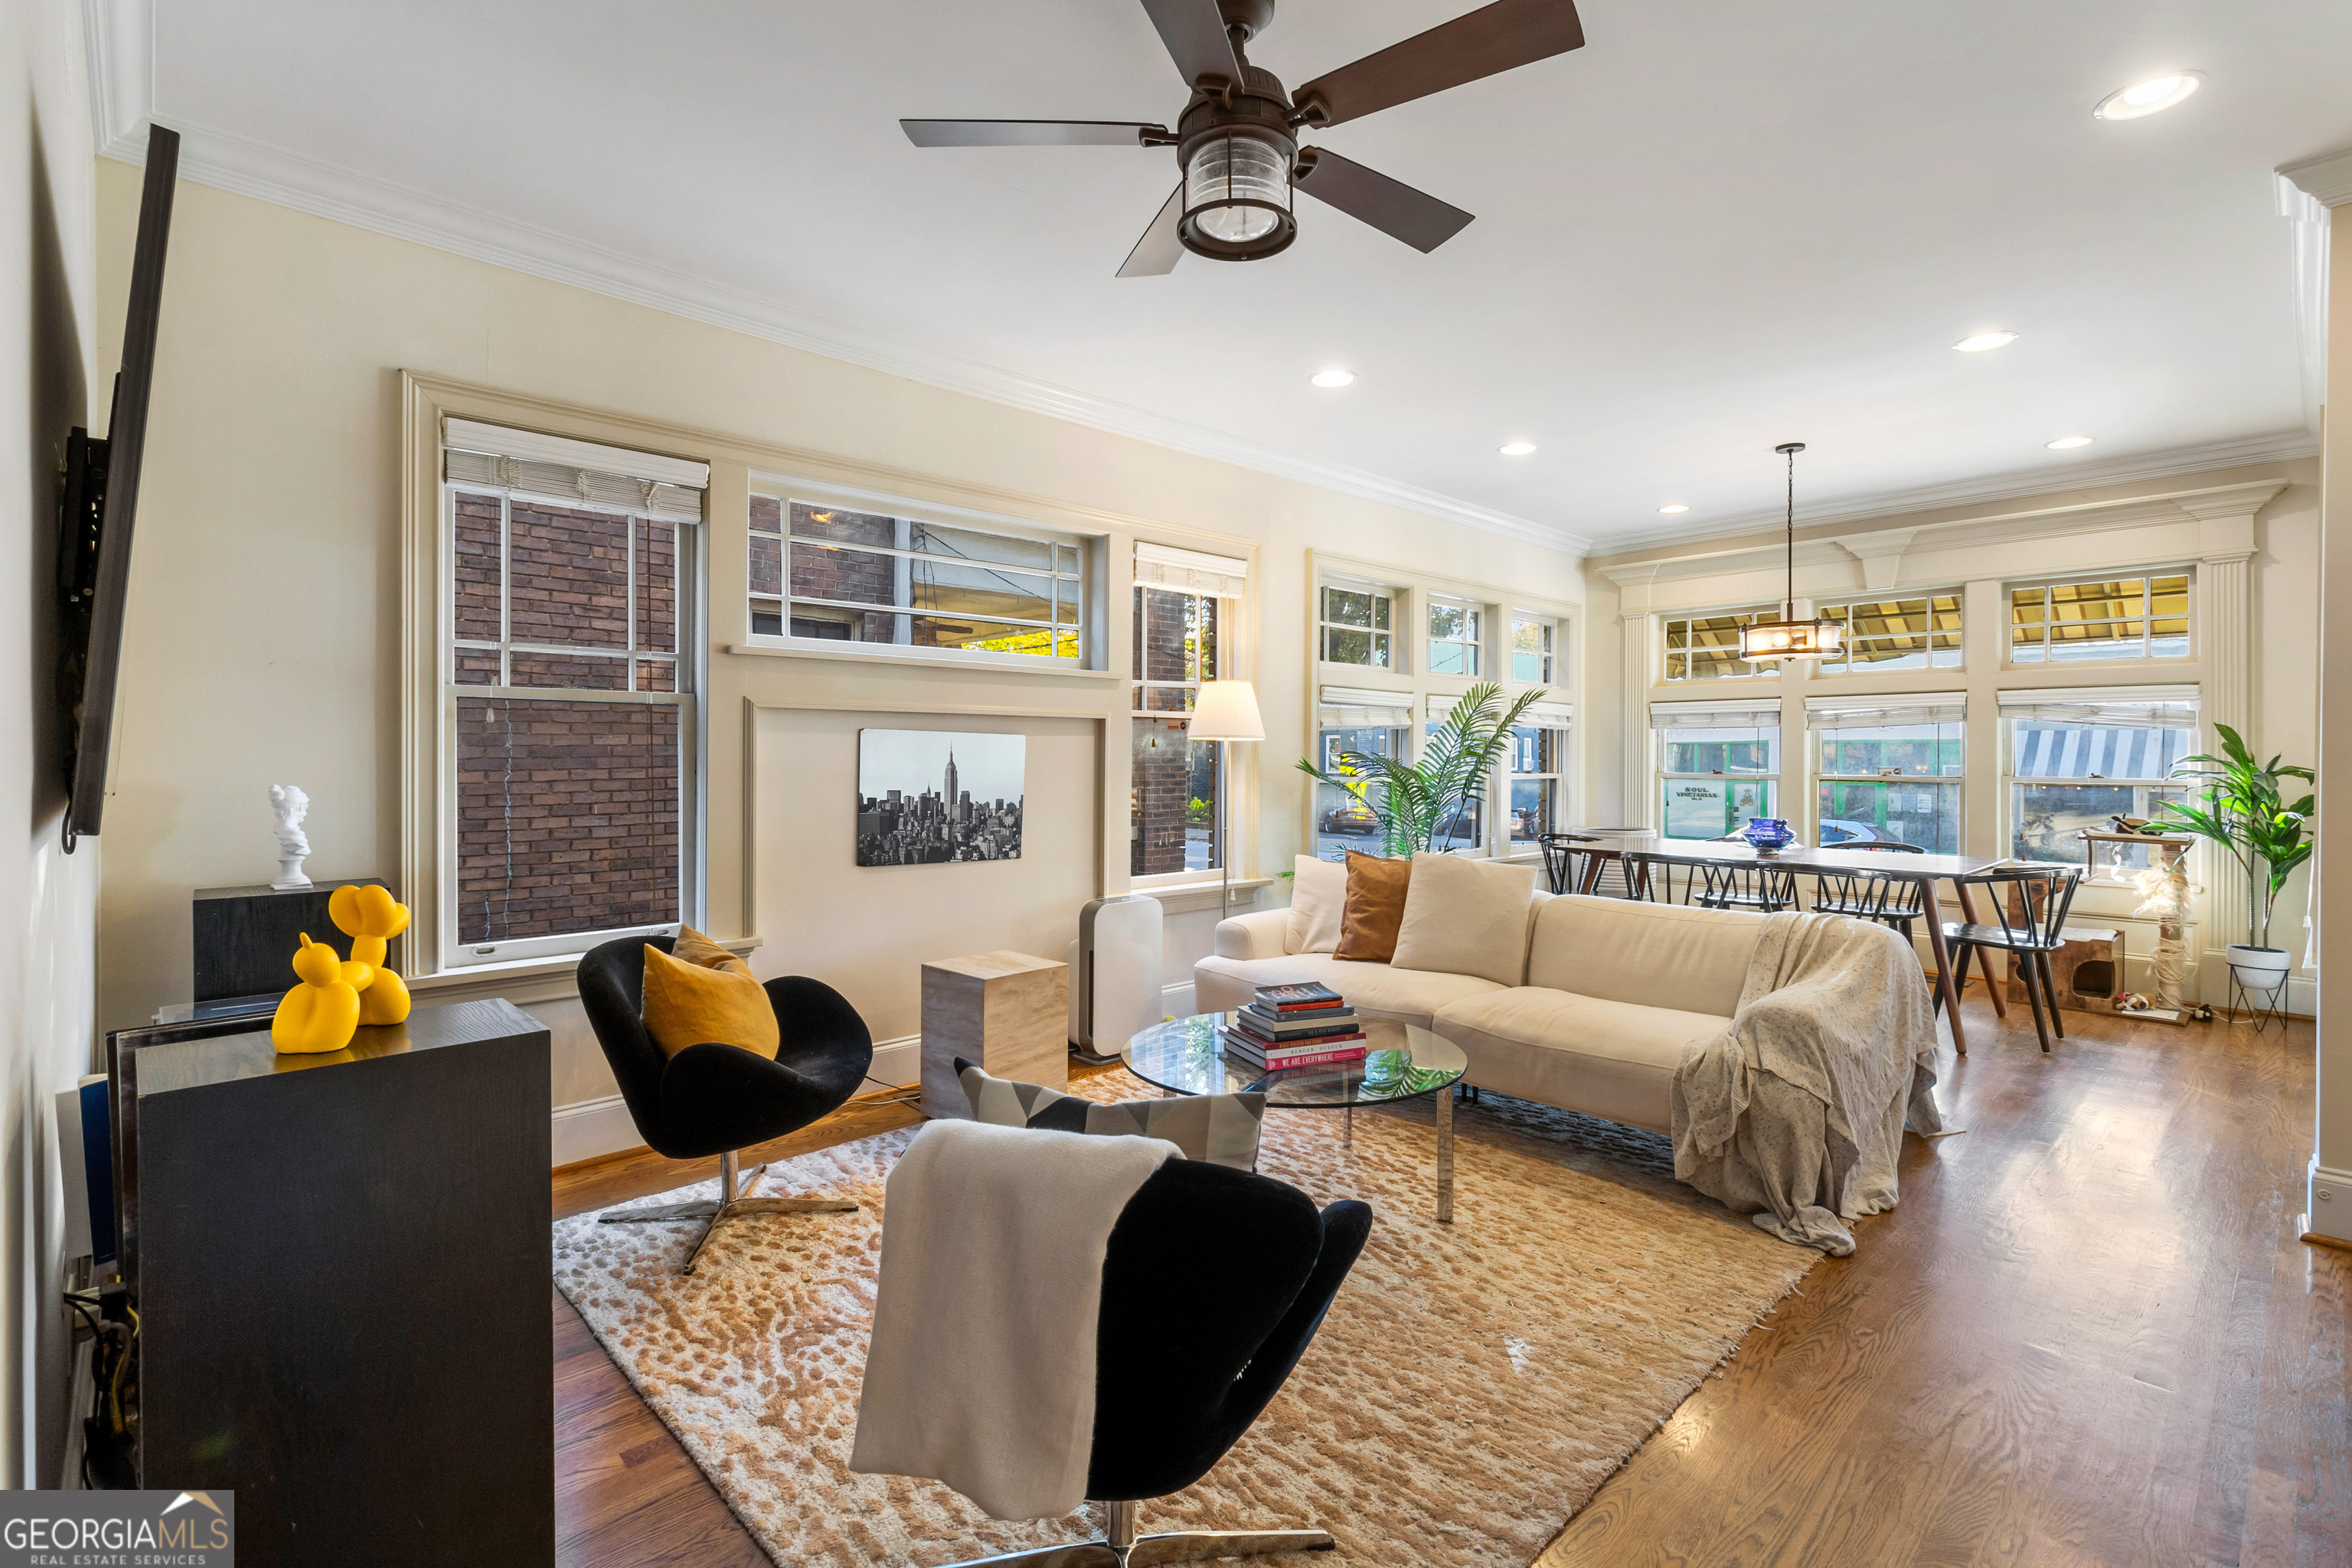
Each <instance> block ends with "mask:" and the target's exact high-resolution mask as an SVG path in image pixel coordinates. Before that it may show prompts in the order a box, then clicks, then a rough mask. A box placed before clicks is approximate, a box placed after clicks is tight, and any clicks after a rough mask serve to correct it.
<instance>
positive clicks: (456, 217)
mask: <svg viewBox="0 0 2352 1568" xmlns="http://www.w3.org/2000/svg"><path fill="white" fill-rule="evenodd" d="M85 19H86V26H85V34H86V37H87V39H88V47H89V59H90V77H91V80H92V82H93V84H94V87H93V90H92V93H91V105H90V112H91V118H92V120H93V121H94V127H93V128H94V131H95V132H96V136H97V141H98V148H99V152H100V154H101V155H103V156H105V157H109V158H113V159H116V160H118V161H119V162H121V163H133V164H138V163H144V162H145V161H146V154H147V125H148V122H149V120H150V118H151V116H152V110H153V99H154V91H153V88H154V60H153V26H152V0H85ZM172 123H173V128H174V129H176V130H177V131H178V132H180V135H181V138H182V144H181V154H180V175H181V177H182V178H183V179H187V180H194V181H195V182H196V183H198V184H206V185H212V186H214V187H215V188H217V189H220V190H225V191H230V192H233V193H235V194H236V195H243V196H251V197H253V198H254V199H256V200H257V201H264V202H268V203H271V204H273V205H278V206H283V207H291V208H292V209H294V210H295V211H297V212H304V213H309V214H310V215H311V216H314V217H323V218H329V219H331V220H332V221H334V222H337V223H342V224H349V225H351V226H353V227H357V228H364V229H370V230H373V232H375V233H378V234H384V235H390V236H391V237H394V238H395V239H404V240H408V241H411V242H412V243H415V244H417V245H423V246H428V247H432V248H433V249H436V250H444V251H448V252H450V253H452V254H455V255H458V256H465V257H470V258H473V259H474V260H477V261H485V262H488V263H489V264H490V265H492V266H494V267H503V268H509V269H510V270H512V271H517V272H525V273H529V274H530V275H531V276H533V277H537V278H544V279H549V280H550V281H551V282H556V283H562V284H567V285H569V286H571V287H572V288H575V289H586V290H587V291H589V292H591V293H594V294H602V295H605V296H607V297H608V298H611V299H615V300H625V301H627V302H628V303H631V304H635V305H643V306H645V307H646V308H647V309H650V310H661V311H665V312H667V313H668V314H670V315H675V316H682V317H685V318H686V319H688V320H689V321H701V322H703V323H705V324H707V325H709V326H714V327H719V328H722V329H724V330H726V331H734V332H740V333H743V334H745V335H746V336H749V337H754V338H760V339H762V340H764V341H766V342H774V343H782V344H783V345H785V346H786V347H789V348H795V349H801V350H803V351H805V352H807V353H814V354H822V355H823V356H824V357H825V358H827V359H835V360H840V361H843V362H845V363H849V364H855V365H860V366H863V367H864V368H866V369H867V370H874V371H879V372H881V373H883V374H887V375H896V376H902V377H904V378H906V379H907V380H909V381H916V382H921V383H923V384H927V385H930V386H936V387H940V388H942V389H943V390H946V391H949V392H956V393H961V394H964V395H967V396H972V397H980V398H985V399H987V400H988V401H990V402H992V403H999V404H1003V405H1007V406H1009V407H1013V408H1020V409H1024V410H1026V411H1028V412H1030V413H1033V414H1043V415H1045V416H1049V417H1051V418H1055V419H1064V420H1067V421H1069V422H1070V423H1072V424H1076V425H1084V426H1090V427H1092V428H1094V429H1097V430H1103V431H1108V432H1109V433H1110V434H1112V435H1116V436H1126V437H1132V438H1134V439H1136V440H1139V441H1148V442H1150V443H1152V444H1153V445H1155V446H1160V447H1172V448H1174V449H1175V450H1177V451H1180V452H1189V453H1191V454H1192V455H1193V456H1195V457H1202V458H1213V459H1215V460H1217V461H1219V462H1224V463H1231V464H1234V466H1236V467H1238V468H1251V469H1255V471H1257V472H1259V473H1265V474H1272V475H1274V476H1276V478H1280V479H1294V480H1297V482H1299V483H1301V484H1307V485H1313V486H1315V487H1316V488H1318V489H1326V490H1333V491H1336V492H1338V493H1339V494H1341V495H1347V496H1353V497H1355V498H1356V499H1358V500H1367V501H1372V502H1375V503H1377V504H1379V505H1382V506H1391V507H1395V508H1396V509H1398V510H1402V511H1408V512H1413V513H1417V514H1419V515H1421V516H1423V517H1429V518H1434V519H1437V520H1439V521H1444V522H1454V523H1460V524H1462V525H1463V526H1465V527H1466V528H1475V529H1477V530H1479V531H1482V532H1486V533H1494V534H1500V535H1502V536H1504V537H1505V538H1508V539H1516V540H1519V541H1521V542H1526V543H1529V544H1536V545H1540V546H1542V547H1544V548H1546V549H1549V550H1557V551H1561V552H1566V553H1568V554H1570V555H1579V556H1580V555H1583V554H1585V553H1587V552H1590V551H1591V541H1590V540H1588V539H1586V538H1584V537H1583V536H1582V535H1581V534H1579V533H1577V532H1574V531H1571V530H1569V529H1566V528H1561V527H1558V526H1555V525H1552V524H1548V523H1543V522H1538V521H1533V520H1532V519H1528V518H1523V517H1517V516H1515V515H1513V514H1511V513H1509V512H1503V511H1496V510H1494V509H1492V508H1490V507H1483V506H1479V505H1477V504H1476V503H1475V502H1472V501H1466V500H1460V499H1457V498H1455V497H1453V496H1447V495H1442V494H1440V493H1438V492H1437V491H1435V490H1427V489H1421V488H1420V487H1419V486H1416V485H1410V484H1406V483H1403V482H1402V481H1401V480H1397V479H1389V478H1386V477H1384V476H1382V475H1380V474H1375V473H1370V472H1368V471H1366V470H1364V469H1361V468H1352V467H1349V465H1347V464H1344V463H1333V462H1327V461H1324V460H1323V459H1320V458H1310V457H1307V456H1304V455H1302V454H1299V453H1296V452H1287V451H1284V450H1282V449H1280V448H1278V447H1271V446H1267V445H1265V444H1264V443H1261V442H1256V441H1252V440H1248V439H1246V438H1244V437H1238V436H1234V435H1230V434H1228V433H1226V432H1224V431H1222V430H1215V429H1212V428H1210V427H1209V426H1203V425H1196V424H1193V423H1192V422H1191V421H1188V420H1182V419H1175V418H1171V417H1170V416H1166V415H1162V414H1157V413H1154V412H1152V411H1151V410H1150V409H1145V408H1139V407H1136V406H1134V405H1131V404H1125V403H1119V402H1117V401H1115V400H1113V399H1110V398H1106V397H1098V396H1096V395H1094V394H1092V393H1087V392H1081V391H1079V390H1077V389H1076V388H1074V387H1067V386H1061V385H1057V384H1054V383H1052V382H1048V381H1043V380H1040V379H1037V378H1035V377H1033V376H1026V375H1022V374H1018V373H1016V372H1013V371H1008V370H1003V369H1000V368H998V367H997V366H994V365H991V364H986V363H982V362H981V361H978V360H974V359H971V358H967V357H965V356H963V355H961V354H955V353H948V352H945V351H943V350H940V349H936V348H931V347H929V346H927V345H924V344H920V343H916V342H909V341H908V340H905V339H902V338H897V337H893V336H890V335H889V334H887V333H884V332H879V331H872V330H870V329H867V328H864V327H859V326H856V325H853V324H852V323H849V322H846V321H840V320H837V319H835V318H832V317H827V316H823V315H819V314H816V313H814V312H812V311H807V310H800V309H797V308H795V307H793V306H791V305H788V304H786V303H784V302H783V301H781V300H773V299H769V298H765V297H762V296H759V295H754V294H751V293H748V292H745V291H743V290H741V289H733V288H730V287H729V286H728V285H725V284H721V283H718V282H714V281H712V280H711V279H705V278H698V277H696V276H694V275H692V274H690V273H686V272H681V271H677V270H675V269H672V268H661V267H653V266H648V265H647V264H646V263H644V262H641V261H638V260H635V259H634V258H630V257H627V256H625V255H623V254H621V253H620V252H618V251H614V250H612V249H609V248H606V247H601V246H597V245H593V244H591V243H589V242H587V241H584V240H581V239H577V238H574V237H571V236H569V235H564V234H559V233H557V232H555V231H554V230H551V229H546V228H541V227H539V226H534V225H530V224H526V223H521V222H518V221H517V220H515V219H514V218H511V217H509V216H505V215H503V214H499V213H495V212H489V211H486V210H484V209H482V208H479V207H473V206H468V205H465V204H462V203H458V202H452V201H447V200H445V199H443V198H441V197H439V196H436V195H432V194H430V193H429V192H425V191H421V190H417V189H415V188H414V187H412V186H407V185H403V184H397V183H394V182H393V181H388V180H383V179H379V178H377V177H376V176H374V175H372V174H362V173H360V172H359V171H357V170H353V169H348V168H344V167H342V166H341V165H340V164H335V163H328V162H326V161H324V160H322V159H317V158H312V157H310V156H308V155H306V154H303V153H294V152H289V151H288V150H286V149H284V148H280V147H275V146H271V145H269V144H268V143H266V142H256V141H254V140H252V139H250V138H248V137H245V136H241V135H238V134H236V132H226V131H221V130H217V129H215V128H213V127H210V126H205V125H200V124H196V123H194V122H192V121H178V120H174V121H172Z"/></svg>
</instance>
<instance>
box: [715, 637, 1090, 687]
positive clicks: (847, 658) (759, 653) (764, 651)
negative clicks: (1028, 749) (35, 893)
mask: <svg viewBox="0 0 2352 1568" xmlns="http://www.w3.org/2000/svg"><path fill="white" fill-rule="evenodd" d="M726 651H727V652H729V653H730V654H734V655H737V656H739V657H740V658H822V659H827V660H830V661H832V662H834V663H836V664H898V665H913V666H915V667H916V668H919V669H977V670H984V671H986V672H987V673H989V674H991V675H1042V676H1045V677H1047V678H1049V679H1055V680H1119V679H1124V677H1122V676H1120V675H1119V674H1118V672H1117V671H1116V670H1108V669H1079V668H1054V667H1053V666H1051V665H1050V664H1047V663H1045V662H1043V661H1040V662H1038V663H1034V664H1025V663H1012V662H1003V663H1000V662H998V661H997V660H995V659H981V658H956V657H953V656H947V655H939V656H935V655H929V654H920V653H859V652H852V651H850V650H849V649H848V648H846V647H783V646H782V645H781V644H769V643H740V642H737V643H729V644H728V645H727V647H726Z"/></svg>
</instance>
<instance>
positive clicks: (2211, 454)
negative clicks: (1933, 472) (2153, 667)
mask: <svg viewBox="0 0 2352 1568" xmlns="http://www.w3.org/2000/svg"><path fill="white" fill-rule="evenodd" d="M2318 455H2319V438H2318V437H2316V436H2315V435H2313V434H2312V433H2311V432H2310V431H2308V430H2283V431H2278V432H2275V433H2273V434H2272V435H2268V436H2248V437H2239V438H2237V439H2234V440H2229V441H2214V442H2210V443H2208V444H2206V445H2204V446H2201V447H2174V448H2173V449H2172V450H2170V451H2166V452H2149V453H2144V454H2141V455H2139V456H2137V457H2129V458H2109V459H2107V460H2106V461H2105V462H2100V463H2074V464H2070V465H2068V466H2067V467H2066V468H2065V469H2064V470H2063V472H2058V473H2053V472H2052V471H2051V470H2049V469H2046V468H2044V469H2034V470H2026V471H2020V472H2016V473H2011V474H1999V475H1992V476H1989V477H1986V478H1981V479H1958V480H1955V481H1953V482H1952V483H1950V484H1943V485H1929V486H1926V487H1923V488H1921V489H1913V490H1894V491H1888V492H1885V493H1883V494H1880V495H1875V496H1865V497H1862V498H1860V499H1857V500H1842V501H1836V502H1832V503H1831V504H1829V505H1826V506H1820V507H1815V508H1812V509H1811V510H1807V509H1805V508H1802V507H1800V508H1799V509H1798V510H1797V525H1798V526H1799V527H1800V528H1803V527H1809V526H1810V527H1819V526H1821V525H1822V524H1824V523H1827V524H1836V523H1841V522H1866V521H1876V520H1879V519H1885V518H1896V517H1901V516H1904V515H1905V514H1906V513H1909V512H1918V511H1937V510H1943V509H1945V508H1948V507H1962V506H1979V505H1990V504H1991V503H1994V502H1998V501H2004V500H2020V499H2021V498H2023V497H2026V496H2042V495H2050V494H2052V493H2053V492H2056V491H2064V490H2084V489H2095V488H2096V487H2099V486H2103V485H2126V484H2137V483H2138V482H2140V481H2142V480H2147V479H2174V478H2177V477H2179V476H2180V475H2182V474H2203V473H2212V472H2215V471H2217V470H2220V469H2223V468H2245V467H2248V466H2250V465H2252V464H2255V463H2279V462H2288V461H2292V460H2293V459H2294V458H2315V457H2317V456H2318ZM2091 504H2094V505H2097V504H2104V503H2096V502H2094V503H2091ZM1786 515H1787V514H1786V513H1785V511H1784V510H1780V509H1777V508H1776V509H1774V510H1768V511H1757V512H1751V513H1748V514H1747V515H1745V516H1741V517H1737V518H1733V519H1730V520H1729V521H1716V522H1706V523H1698V524H1694V525H1690V526H1687V527H1685V528H1681V529H1676V530H1674V531H1641V532H1631V533H1621V534H1609V533H1598V534H1596V535H1595V536H1594V538H1593V542H1592V550H1593V552H1594V553H1595V554H1608V553H1612V552H1629V551H1635V550H1658V549H1664V548H1665V547H1666V546H1668V545H1674V544H1696V543H1704V542H1707V541H1709V540H1717V539H1738V538H1740V537H1742V536H1743V535H1746V534H1750V533H1754V532H1756V531H1759V530H1760V529H1766V528H1771V529H1778V528H1780V527H1782V526H1783V524H1784V520H1785V518H1786Z"/></svg>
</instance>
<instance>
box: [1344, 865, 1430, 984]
mask: <svg viewBox="0 0 2352 1568" xmlns="http://www.w3.org/2000/svg"><path fill="white" fill-rule="evenodd" d="M1410 879H1412V861H1411V860H1406V859H1396V860H1384V859H1382V858H1381V857H1379V856H1377V855H1360V854H1358V853H1357V852H1356V851H1355V850H1353V849H1350V850H1349V851H1348V903H1347V907H1346V908H1345V909H1344V910H1341V911H1340V915H1339V947H1338V949H1337V950H1336V951H1334V952H1332V954H1331V956H1332V957H1334V958H1345V959H1350V960H1353V961H1354V962H1356V963H1387V962H1388V961H1389V960H1390V959H1391V958H1394V957H1395V956H1396V944H1397V928H1398V927H1399V926H1401V925H1402V924H1403V923H1404V893H1405V885H1406V883H1407V882H1408V881H1409V880H1410Z"/></svg>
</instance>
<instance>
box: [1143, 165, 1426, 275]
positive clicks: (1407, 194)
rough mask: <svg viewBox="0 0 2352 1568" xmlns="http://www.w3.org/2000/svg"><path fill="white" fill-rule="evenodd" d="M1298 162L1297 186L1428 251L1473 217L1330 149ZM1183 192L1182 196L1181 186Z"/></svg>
mask: <svg viewBox="0 0 2352 1568" xmlns="http://www.w3.org/2000/svg"><path fill="white" fill-rule="evenodd" d="M1310 154H1311V157H1310ZM1298 162H1299V164H1300V171H1299V174H1298V175H1297V179H1296V181H1295V184H1297V186H1298V188H1299V189H1300V190H1302V191H1305V192H1306V193H1307V195H1310V196H1313V197H1314V198H1315V199H1316V200H1318V201H1322V202H1328V203H1329V204H1330V205H1333V206H1335V207H1338V208H1339V210H1340V211H1341V212H1343V213H1346V214H1347V215H1348V216H1349V217H1352V218H1360V219H1362V220H1363V221H1364V222H1366V223H1368V224H1370V225H1371V226H1373V227H1374V228H1376V229H1379V230H1380V231H1381V233H1382V234H1385V235H1390V236H1392V237H1395V238H1398V239H1401V240H1403V241H1404V242H1405V243H1406V244H1407V245H1410V246H1412V247H1413V248H1414V249H1415V250H1418V251H1420V252H1422V253H1423V254H1424V255H1426V254H1427V253H1429V252H1430V251H1433V250H1435V249H1436V248H1437V247H1439V246H1441V245H1444V243H1445V242H1446V241H1447V240H1449V239H1452V238H1453V237H1454V236H1455V235H1457V234H1460V233H1461V232H1462V231H1463V229H1464V228H1465V227H1466V226H1468V225H1469V224H1470V222H1471V221H1472V219H1471V215H1470V214H1468V213H1465V212H1464V211H1463V210H1462V209H1461V208H1460V207H1457V206H1450V205H1447V204H1446V203H1444V202H1441V201H1439V200H1438V199H1437V198H1436V197H1435V196H1433V195H1424V194H1423V193H1422V192H1420V191H1416V190H1414V189H1413V188H1412V186H1411V185H1408V184H1405V183H1404V182H1403V181H1402V180H1391V179H1390V178H1389V177H1388V176H1387V175H1386V174H1381V173H1379V172H1378V171H1376V170H1372V169H1367V168H1365V167H1364V166H1363V165H1362V164H1361V163H1357V162H1355V161H1354V160H1353V159H1349V158H1342V157H1341V156H1339V154H1338V153H1334V152H1332V151H1331V150H1330V149H1329V148H1328V147H1311V148H1307V149H1306V150H1304V151H1302V152H1301V153H1299V155H1298ZM1178 194H1179V195H1181V194H1182V192H1181V187H1180V189H1179V192H1178Z"/></svg>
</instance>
